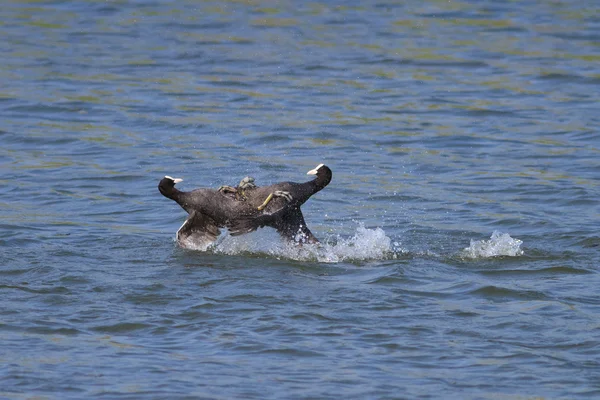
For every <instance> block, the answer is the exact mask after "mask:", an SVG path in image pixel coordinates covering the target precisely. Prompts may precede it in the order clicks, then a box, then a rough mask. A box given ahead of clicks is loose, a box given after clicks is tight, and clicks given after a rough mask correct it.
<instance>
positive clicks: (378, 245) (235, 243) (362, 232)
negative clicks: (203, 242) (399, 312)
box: [186, 223, 404, 263]
mask: <svg viewBox="0 0 600 400" xmlns="http://www.w3.org/2000/svg"><path fill="white" fill-rule="evenodd" d="M186 247H187V248H191V249H195V250H203V251H210V252H213V253H216V254H227V255H242V254H254V255H257V254H266V255H269V256H272V257H276V258H287V259H292V260H297V261H317V262H327V263H336V262H341V261H369V260H382V259H390V258H396V257H397V253H403V252H404V250H402V249H401V248H400V245H399V244H398V243H396V242H392V240H391V239H390V238H389V237H388V236H387V235H386V234H385V231H384V230H383V229H381V228H374V229H369V228H365V226H364V225H363V224H362V223H360V224H359V226H358V227H357V228H356V231H355V233H354V235H353V236H351V237H349V238H344V237H341V236H340V235H332V236H329V237H327V238H326V239H325V240H323V241H322V243H320V244H303V245H302V246H299V245H297V244H296V243H290V242H285V241H282V240H281V239H280V237H279V235H278V234H277V233H276V232H275V231H273V230H270V229H261V230H259V231H258V232H254V233H251V234H249V235H244V236H235V237H233V236H230V235H222V236H221V237H219V239H218V240H217V242H216V243H215V244H214V245H211V246H210V247H209V248H208V249H205V248H197V247H196V248H194V247H193V246H186Z"/></svg>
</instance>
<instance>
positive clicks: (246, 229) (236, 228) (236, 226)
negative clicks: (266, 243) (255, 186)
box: [227, 207, 288, 236]
mask: <svg viewBox="0 0 600 400" xmlns="http://www.w3.org/2000/svg"><path fill="white" fill-rule="evenodd" d="M287 211H288V210H287V208H286V207H282V208H280V209H278V210H276V211H272V212H266V211H264V212H262V213H261V214H256V215H248V216H240V217H238V218H236V219H235V220H232V221H230V222H229V224H227V229H229V234H230V235H231V236H239V235H244V234H246V233H250V232H254V231H255V230H257V229H258V228H262V227H265V226H274V223H276V221H278V220H280V219H282V218H283V217H284V216H285V214H286V212H287Z"/></svg>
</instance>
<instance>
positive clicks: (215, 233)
mask: <svg viewBox="0 0 600 400" xmlns="http://www.w3.org/2000/svg"><path fill="white" fill-rule="evenodd" d="M220 234H221V231H220V230H219V228H218V227H217V226H216V224H215V223H214V221H213V220H212V219H211V218H210V217H208V216H206V215H203V214H201V213H199V212H197V211H192V212H191V213H190V215H189V216H188V218H187V219H186V220H185V222H184V223H183V225H181V228H179V230H178V231H177V243H179V245H180V246H181V247H185V248H189V249H202V250H205V249H206V248H207V247H208V246H209V245H210V244H211V243H213V242H214V241H215V240H217V238H218V237H219V235H220Z"/></svg>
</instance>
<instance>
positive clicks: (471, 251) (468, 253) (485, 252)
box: [462, 231, 523, 258]
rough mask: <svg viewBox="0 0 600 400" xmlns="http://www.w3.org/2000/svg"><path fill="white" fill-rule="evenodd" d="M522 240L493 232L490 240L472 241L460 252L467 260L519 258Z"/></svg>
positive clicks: (521, 251)
mask: <svg viewBox="0 0 600 400" xmlns="http://www.w3.org/2000/svg"><path fill="white" fill-rule="evenodd" d="M521 244H523V241H522V240H519V239H513V238H512V237H510V235H509V234H508V233H502V232H498V231H494V233H492V236H491V237H490V240H472V239H471V245H470V246H469V247H467V248H465V249H464V250H463V251H462V256H463V257H467V258H488V257H498V256H510V257H515V256H520V255H522V254H523V250H521Z"/></svg>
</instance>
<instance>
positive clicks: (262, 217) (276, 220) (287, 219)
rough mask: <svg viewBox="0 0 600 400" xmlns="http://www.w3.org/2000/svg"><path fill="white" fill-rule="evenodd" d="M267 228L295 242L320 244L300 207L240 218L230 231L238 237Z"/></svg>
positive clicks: (230, 227) (283, 208) (284, 208)
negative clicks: (273, 229)
mask: <svg viewBox="0 0 600 400" xmlns="http://www.w3.org/2000/svg"><path fill="white" fill-rule="evenodd" d="M265 226H270V227H272V228H275V229H276V230H277V232H278V233H279V234H280V235H281V236H283V237H284V238H286V239H287V240H290V241H293V242H298V243H318V242H319V240H318V239H317V238H316V237H315V236H314V235H313V234H312V232H311V231H310V229H308V227H307V226H306V222H305V221H304V215H302V211H301V210H300V207H282V208H280V209H278V210H276V211H274V212H269V213H266V212H265V213H262V214H259V215H254V216H248V217H244V218H238V219H236V220H235V221H233V222H232V223H231V224H230V225H229V226H228V229H229V233H230V234H231V236H238V235H243V234H245V233H250V232H253V231H255V230H257V229H258V228H262V227H265Z"/></svg>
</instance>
